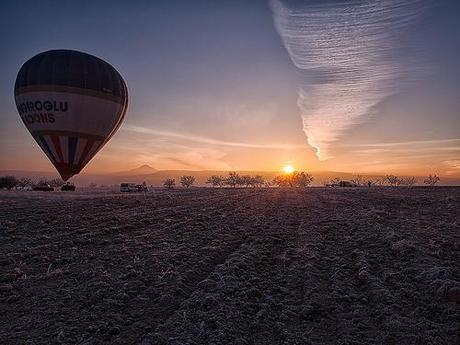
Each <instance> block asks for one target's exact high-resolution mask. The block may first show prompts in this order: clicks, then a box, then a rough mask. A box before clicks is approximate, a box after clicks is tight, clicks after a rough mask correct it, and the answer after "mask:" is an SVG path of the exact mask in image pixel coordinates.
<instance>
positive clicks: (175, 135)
mask: <svg viewBox="0 0 460 345" xmlns="http://www.w3.org/2000/svg"><path fill="white" fill-rule="evenodd" d="M122 129H123V130H125V131H130V132H135V133H140V134H148V135H155V136H159V137H167V138H174V139H182V140H187V141H192V142H195V143H201V144H208V145H217V146H230V147H241V148H255V149H281V150H294V149H299V148H305V147H306V146H304V145H288V144H286V145H284V144H255V143H245V142H236V141H225V140H218V139H212V138H207V137H201V136H197V135H192V134H183V133H176V132H169V131H163V130H157V129H151V128H145V127H140V126H133V125H125V126H123V127H122Z"/></svg>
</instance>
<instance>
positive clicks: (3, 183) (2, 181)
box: [0, 176, 19, 190]
mask: <svg viewBox="0 0 460 345" xmlns="http://www.w3.org/2000/svg"><path fill="white" fill-rule="evenodd" d="M18 183H19V181H18V179H17V178H16V177H14V176H1V177H0V188H6V189H8V190H11V189H12V188H13V187H16V186H17V185H18Z"/></svg>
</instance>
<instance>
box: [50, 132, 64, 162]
mask: <svg viewBox="0 0 460 345" xmlns="http://www.w3.org/2000/svg"><path fill="white" fill-rule="evenodd" d="M51 141H52V142H53V145H54V149H55V150H56V152H57V154H58V157H59V162H61V163H63V162H64V155H63V154H62V149H61V142H60V140H59V137H58V136H57V135H53V136H51Z"/></svg>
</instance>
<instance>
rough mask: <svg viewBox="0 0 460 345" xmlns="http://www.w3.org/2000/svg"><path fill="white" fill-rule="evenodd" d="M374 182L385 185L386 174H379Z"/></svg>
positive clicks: (377, 184)
mask: <svg viewBox="0 0 460 345" xmlns="http://www.w3.org/2000/svg"><path fill="white" fill-rule="evenodd" d="M372 182H373V183H374V184H375V185H376V186H380V187H382V186H385V184H386V183H387V179H386V177H384V176H379V177H375V178H374V179H373V180H372Z"/></svg>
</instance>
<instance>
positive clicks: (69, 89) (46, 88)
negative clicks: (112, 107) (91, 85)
mask: <svg viewBox="0 0 460 345" xmlns="http://www.w3.org/2000/svg"><path fill="white" fill-rule="evenodd" d="M29 92H61V93H71V94H75V95H83V96H90V97H96V98H102V99H106V100H108V101H112V102H115V103H119V104H125V99H124V98H123V97H120V96H114V95H112V94H110V93H106V92H100V91H96V90H92V89H83V88H80V87H74V86H65V85H32V86H24V87H20V88H18V89H16V90H15V91H14V94H15V96H19V95H22V94H26V93H29Z"/></svg>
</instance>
